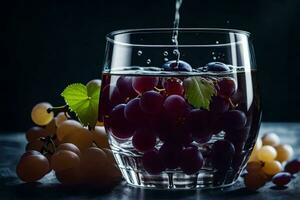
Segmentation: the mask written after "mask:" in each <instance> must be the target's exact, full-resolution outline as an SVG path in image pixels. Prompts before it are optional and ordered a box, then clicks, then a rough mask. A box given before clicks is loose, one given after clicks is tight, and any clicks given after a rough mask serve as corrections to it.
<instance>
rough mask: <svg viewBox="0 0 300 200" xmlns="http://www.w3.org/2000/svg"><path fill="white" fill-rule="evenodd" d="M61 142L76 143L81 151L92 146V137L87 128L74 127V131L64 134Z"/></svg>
mask: <svg viewBox="0 0 300 200" xmlns="http://www.w3.org/2000/svg"><path fill="white" fill-rule="evenodd" d="M60 127H61V126H60ZM62 142H63V143H72V144H74V145H76V146H77V147H78V148H79V149H80V151H83V150H85V149H87V148H89V147H91V146H92V144H93V139H92V134H91V132H90V131H89V130H88V129H86V128H83V127H81V128H77V129H75V130H74V132H72V133H71V134H68V135H67V136H65V137H64V138H63V140H62Z"/></svg>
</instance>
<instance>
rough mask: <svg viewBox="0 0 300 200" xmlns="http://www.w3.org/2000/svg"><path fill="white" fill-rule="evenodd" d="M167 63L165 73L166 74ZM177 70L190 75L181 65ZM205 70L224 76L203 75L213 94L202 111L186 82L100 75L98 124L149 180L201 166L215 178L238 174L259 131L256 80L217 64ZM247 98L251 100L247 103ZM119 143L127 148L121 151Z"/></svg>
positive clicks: (173, 78) (190, 171)
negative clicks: (250, 84) (152, 176)
mask: <svg viewBox="0 0 300 200" xmlns="http://www.w3.org/2000/svg"><path fill="white" fill-rule="evenodd" d="M172 63H173V62H170V63H169V64H168V65H166V66H165V68H166V69H171V68H170V67H172V66H173V64H172ZM179 66H180V67H181V68H182V70H183V71H189V70H190V69H189V66H188V65H186V64H185V63H183V62H180V65H179ZM209 68H210V71H226V73H224V75H220V74H218V75H216V76H214V75H212V74H211V73H210V74H209V75H205V79H206V80H210V81H211V82H212V83H213V85H214V90H215V93H214V95H213V96H212V97H211V98H210V99H209V106H208V107H206V108H205V107H196V106H195V105H193V100H195V99H193V100H191V99H188V97H187V96H186V94H187V91H186V90H187V88H185V86H184V84H183V81H184V80H185V79H186V78H191V76H190V77H187V76H157V75H156V76H149V75H147V76H145V75H126V74H123V75H121V76H120V75H109V74H104V75H103V76H104V77H103V80H104V81H103V85H102V94H101V101H100V115H99V116H100V118H99V121H102V120H104V124H105V126H106V129H107V130H108V132H109V133H110V136H112V138H118V139H121V140H122V142H120V143H117V146H116V148H120V149H124V151H125V150H126V151H127V152H128V151H131V152H132V154H136V155H137V156H140V157H141V164H140V165H141V166H142V168H143V169H144V170H145V171H147V172H148V173H149V174H160V173H162V172H164V171H165V170H168V171H169V170H180V171H182V172H183V173H185V174H187V175H190V174H195V173H198V172H199V171H200V170H205V169H204V168H203V166H204V165H205V166H206V167H207V166H208V167H210V168H212V169H214V170H216V171H217V172H218V173H219V174H224V173H226V172H227V171H228V170H229V169H233V170H237V171H238V170H239V169H241V168H242V166H241V163H242V161H243V160H244V159H245V158H246V157H247V155H248V154H249V153H250V152H249V149H247V148H248V147H250V146H251V144H252V143H253V140H254V139H255V138H256V134H257V131H258V126H259V115H260V107H259V101H258V100H259V98H258V97H257V96H256V95H257V90H256V89H257V87H256V79H255V75H256V74H255V71H251V72H241V73H237V74H236V76H232V75H230V74H228V73H227V72H228V71H229V70H228V69H229V68H227V67H226V66H225V67H224V66H223V65H221V64H214V65H213V64H210V67H209ZM184 69H186V70H184ZM246 73H248V76H250V77H251V76H252V77H253V78H252V82H253V88H252V90H253V91H252V92H251V94H248V93H247V90H246V84H247V83H246V81H247V79H246V78H245V77H246V75H245V74H246ZM199 76H200V75H199ZM233 77H235V78H233ZM192 78H202V76H200V77H197V76H192ZM248 89H249V88H248ZM236 94H239V98H238V99H237V98H234V97H235V95H236ZM200 95H201V94H200ZM202 95H203V94H202ZM247 95H250V96H251V95H253V96H252V97H251V98H248V99H247ZM194 98H197V95H195V97H194ZM249 99H252V102H249ZM103 104H104V105H103ZM247 104H248V106H243V105H247ZM250 105H251V106H250ZM104 112H105V113H104ZM103 113H104V114H103ZM253 119H255V120H253ZM124 141H125V142H126V141H128V142H129V143H128V144H130V145H129V146H122V145H123V142H124ZM116 142H118V140H117V141H116ZM126 144H127V143H126ZM128 144H127V145H128ZM204 147H205V148H204ZM246 147H247V148H246Z"/></svg>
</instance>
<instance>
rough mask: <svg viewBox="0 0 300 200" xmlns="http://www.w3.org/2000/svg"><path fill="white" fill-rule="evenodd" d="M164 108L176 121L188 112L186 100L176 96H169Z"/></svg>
mask: <svg viewBox="0 0 300 200" xmlns="http://www.w3.org/2000/svg"><path fill="white" fill-rule="evenodd" d="M163 107H164V109H165V111H166V112H167V114H168V115H169V116H170V117H172V118H174V119H176V118H178V117H181V116H183V115H184V114H186V112H187V110H188V106H187V104H186V102H185V100H184V98H183V97H182V96H179V95H176V94H174V95H171V96H168V97H167V98H166V100H165V102H164V104H163Z"/></svg>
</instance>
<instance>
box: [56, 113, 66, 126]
mask: <svg viewBox="0 0 300 200" xmlns="http://www.w3.org/2000/svg"><path fill="white" fill-rule="evenodd" d="M66 120H68V117H67V116H66V114H65V113H64V112H60V113H58V114H57V115H56V117H55V124H56V127H59V126H60V125H61V124H62V123H63V122H64V121H66Z"/></svg>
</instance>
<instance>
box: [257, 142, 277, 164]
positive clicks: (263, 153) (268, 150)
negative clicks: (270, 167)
mask: <svg viewBox="0 0 300 200" xmlns="http://www.w3.org/2000/svg"><path fill="white" fill-rule="evenodd" d="M276 156H277V152H276V150H275V148H274V147H272V146H269V145H265V146H263V147H262V148H260V149H259V150H258V151H257V158H258V160H260V161H262V162H271V161H273V160H274V159H275V158H276Z"/></svg>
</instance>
